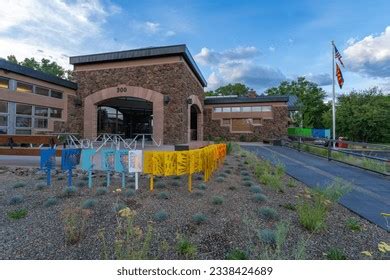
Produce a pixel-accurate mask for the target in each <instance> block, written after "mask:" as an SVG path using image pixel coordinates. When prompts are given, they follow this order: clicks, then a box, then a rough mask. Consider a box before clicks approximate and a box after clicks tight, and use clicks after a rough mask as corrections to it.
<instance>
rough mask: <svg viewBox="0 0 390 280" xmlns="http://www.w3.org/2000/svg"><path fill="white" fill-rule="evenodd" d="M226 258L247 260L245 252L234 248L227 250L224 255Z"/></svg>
mask: <svg viewBox="0 0 390 280" xmlns="http://www.w3.org/2000/svg"><path fill="white" fill-rule="evenodd" d="M226 259H227V260H247V259H248V256H247V254H246V253H245V252H243V251H241V250H238V249H234V250H233V251H231V252H229V254H228V255H227V256H226Z"/></svg>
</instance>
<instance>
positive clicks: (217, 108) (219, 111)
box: [214, 107, 222, 113]
mask: <svg viewBox="0 0 390 280" xmlns="http://www.w3.org/2000/svg"><path fill="white" fill-rule="evenodd" d="M214 112H215V113H221V112H222V108H219V107H216V108H214Z"/></svg>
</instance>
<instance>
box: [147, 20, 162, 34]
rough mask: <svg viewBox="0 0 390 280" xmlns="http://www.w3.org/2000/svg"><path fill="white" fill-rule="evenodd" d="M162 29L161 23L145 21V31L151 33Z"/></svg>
mask: <svg viewBox="0 0 390 280" xmlns="http://www.w3.org/2000/svg"><path fill="white" fill-rule="evenodd" d="M159 30H160V24H159V23H158V22H151V21H147V22H145V31H146V32H149V33H156V32H157V31H159Z"/></svg>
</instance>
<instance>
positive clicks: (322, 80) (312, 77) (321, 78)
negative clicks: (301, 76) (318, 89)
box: [305, 73, 332, 86]
mask: <svg viewBox="0 0 390 280" xmlns="http://www.w3.org/2000/svg"><path fill="white" fill-rule="evenodd" d="M305 78H306V79H307V80H308V81H310V82H313V83H316V84H317V85H319V86H328V85H331V84H332V77H331V75H329V74H327V73H322V74H312V73H309V74H307V75H305Z"/></svg>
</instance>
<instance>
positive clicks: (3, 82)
mask: <svg viewBox="0 0 390 280" xmlns="http://www.w3.org/2000/svg"><path fill="white" fill-rule="evenodd" d="M0 88H9V79H7V78H4V77H0Z"/></svg>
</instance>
